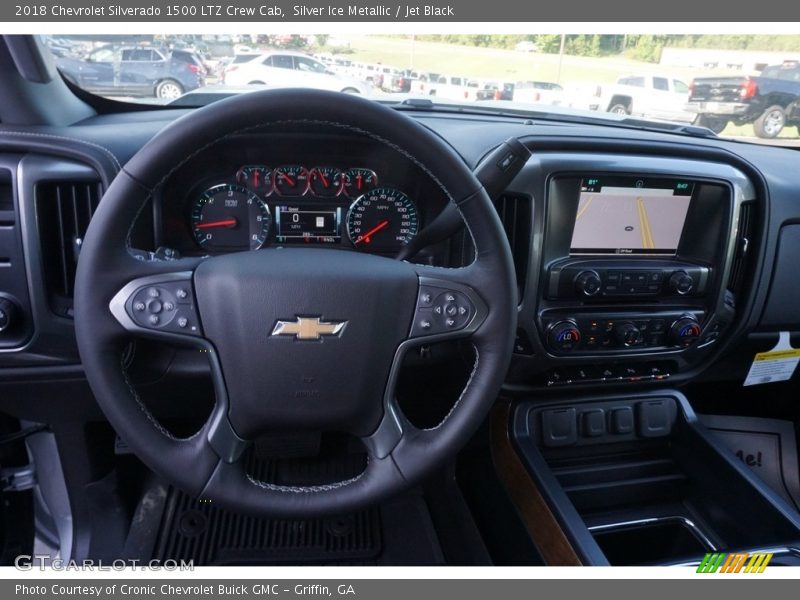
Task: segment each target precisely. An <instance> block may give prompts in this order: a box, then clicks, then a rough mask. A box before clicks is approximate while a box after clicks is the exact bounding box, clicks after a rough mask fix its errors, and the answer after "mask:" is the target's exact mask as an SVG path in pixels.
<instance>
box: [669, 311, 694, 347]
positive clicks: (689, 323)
mask: <svg viewBox="0 0 800 600" xmlns="http://www.w3.org/2000/svg"><path fill="white" fill-rule="evenodd" d="M699 337H700V323H698V322H697V319H695V318H694V317H690V316H686V317H681V318H680V319H678V320H677V321H675V322H674V323H673V324H672V327H670V329H669V339H670V341H671V342H672V343H673V344H674V345H676V346H684V347H686V346H691V345H692V344H693V343H694V342H695V340H697V338H699Z"/></svg>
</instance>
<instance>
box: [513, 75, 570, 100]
mask: <svg viewBox="0 0 800 600" xmlns="http://www.w3.org/2000/svg"><path fill="white" fill-rule="evenodd" d="M563 99H564V88H563V87H561V86H560V85H559V84H557V83H552V82H550V81H519V82H517V84H516V85H514V88H513V100H514V101H515V102H524V103H526V104H553V105H558V104H561V102H562V101H563Z"/></svg>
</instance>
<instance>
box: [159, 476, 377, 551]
mask: <svg viewBox="0 0 800 600" xmlns="http://www.w3.org/2000/svg"><path fill="white" fill-rule="evenodd" d="M164 525H165V526H164V527H163V528H162V532H163V533H162V536H161V539H160V540H159V544H158V545H157V550H156V558H159V559H161V560H165V559H167V558H172V559H176V560H181V559H182V560H193V561H194V562H195V564H198V565H233V564H236V565H247V564H266V563H270V564H279V563H285V564H297V563H322V564H329V563H331V562H341V561H344V562H348V563H349V562H357V563H369V562H373V561H375V560H377V558H378V557H379V555H380V552H381V549H382V547H383V544H382V540H381V527H380V517H379V514H378V509H371V510H366V511H361V512H357V513H353V514H351V515H347V516H345V517H337V518H330V519H265V518H258V517H252V516H249V515H243V514H238V513H234V512H231V511H228V510H225V509H222V508H219V507H216V506H214V505H212V504H209V503H202V502H198V501H197V500H195V499H193V498H191V497H189V496H188V495H186V494H184V493H183V492H176V491H173V493H172V494H171V497H170V498H169V500H168V501H167V509H166V513H165V523H164Z"/></svg>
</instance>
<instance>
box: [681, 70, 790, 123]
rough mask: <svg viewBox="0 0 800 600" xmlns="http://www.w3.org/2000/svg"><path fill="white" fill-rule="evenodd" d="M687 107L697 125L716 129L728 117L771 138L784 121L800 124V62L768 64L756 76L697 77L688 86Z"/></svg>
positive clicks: (728, 120)
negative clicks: (749, 124) (750, 124)
mask: <svg viewBox="0 0 800 600" xmlns="http://www.w3.org/2000/svg"><path fill="white" fill-rule="evenodd" d="M687 108H688V109H689V110H690V111H693V112H696V113H697V121H695V123H696V124H697V125H703V126H705V127H708V128H709V129H712V130H713V131H714V132H716V133H720V132H721V131H722V130H723V129H725V127H726V126H727V125H728V123H729V122H731V121H732V122H733V123H735V124H736V125H744V124H746V123H752V124H753V130H754V131H755V134H756V135H757V136H758V137H761V138H774V137H776V136H777V135H778V134H779V133H780V132H781V131H783V129H784V127H786V126H787V125H796V126H800V63H798V62H797V61H786V62H784V63H782V64H780V65H773V66H769V67H766V68H764V70H763V71H761V74H760V75H758V76H756V77H700V78H698V79H695V80H694V81H693V82H692V85H691V86H690V88H689V102H688V104H687Z"/></svg>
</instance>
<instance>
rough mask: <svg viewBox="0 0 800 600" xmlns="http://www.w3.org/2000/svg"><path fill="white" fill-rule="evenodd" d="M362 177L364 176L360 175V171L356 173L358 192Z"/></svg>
mask: <svg viewBox="0 0 800 600" xmlns="http://www.w3.org/2000/svg"><path fill="white" fill-rule="evenodd" d="M363 179H364V178H363V177H362V176H361V174H360V173H359V174H358V175H356V189H357V190H358V191H359V192H360V191H361V181H362V180H363Z"/></svg>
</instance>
